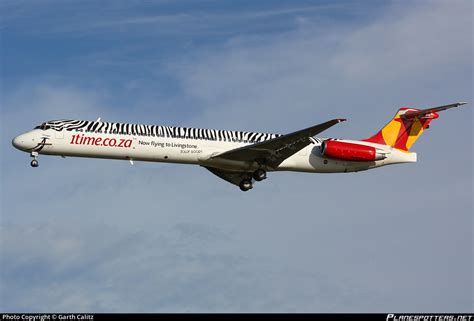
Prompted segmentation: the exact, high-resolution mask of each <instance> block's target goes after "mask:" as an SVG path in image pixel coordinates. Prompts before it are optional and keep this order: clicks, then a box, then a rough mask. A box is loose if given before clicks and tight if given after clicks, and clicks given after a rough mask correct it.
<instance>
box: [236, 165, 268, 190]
mask: <svg viewBox="0 0 474 321" xmlns="http://www.w3.org/2000/svg"><path fill="white" fill-rule="evenodd" d="M252 178H253V179H254V180H255V181H257V182H261V181H263V180H264V179H266V178H267V172H266V171H265V170H264V169H261V168H259V169H257V170H256V171H255V172H253V174H252V177H249V178H244V179H243V180H242V181H241V182H240V184H239V187H240V190H241V191H243V192H247V191H249V190H251V189H252V188H253V183H252Z"/></svg>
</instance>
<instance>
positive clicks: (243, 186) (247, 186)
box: [239, 179, 253, 192]
mask: <svg viewBox="0 0 474 321" xmlns="http://www.w3.org/2000/svg"><path fill="white" fill-rule="evenodd" d="M239 187H240V190H241V191H243V192H247V191H248V190H251V189H252V188H253V184H252V181H251V180H249V179H244V180H242V182H240V184H239Z"/></svg>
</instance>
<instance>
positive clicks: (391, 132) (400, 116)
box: [364, 102, 467, 151]
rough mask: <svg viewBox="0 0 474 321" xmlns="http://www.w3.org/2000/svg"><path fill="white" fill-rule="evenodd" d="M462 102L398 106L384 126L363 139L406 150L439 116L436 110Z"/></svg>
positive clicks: (459, 104) (456, 105)
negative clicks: (410, 106)
mask: <svg viewBox="0 0 474 321" xmlns="http://www.w3.org/2000/svg"><path fill="white" fill-rule="evenodd" d="M464 104H467V103H463V102H460V103H455V104H451V105H445V106H440V107H435V108H428V109H423V110H420V109H414V108H400V109H399V110H398V112H397V113H396V114H395V117H393V119H392V120H391V121H390V122H389V123H388V124H387V125H386V126H385V127H384V128H382V129H381V130H380V131H379V132H378V133H377V134H375V135H374V136H372V137H370V138H368V139H364V141H366V142H371V143H377V144H383V145H388V146H392V147H395V148H397V149H401V150H404V151H408V150H409V149H410V148H411V147H412V146H413V144H414V143H415V141H416V140H417V139H418V137H420V135H421V134H422V133H423V130H425V129H427V128H428V126H429V124H430V122H431V121H432V120H433V119H436V118H438V117H439V115H438V113H437V112H439V111H442V110H446V109H449V108H453V107H458V106H461V105H464Z"/></svg>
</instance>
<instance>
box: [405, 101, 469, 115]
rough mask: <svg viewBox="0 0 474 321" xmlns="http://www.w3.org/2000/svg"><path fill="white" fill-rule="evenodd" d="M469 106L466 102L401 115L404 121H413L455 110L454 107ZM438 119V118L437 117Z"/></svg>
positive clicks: (409, 111)
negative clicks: (443, 111)
mask: <svg viewBox="0 0 474 321" xmlns="http://www.w3.org/2000/svg"><path fill="white" fill-rule="evenodd" d="M465 104H467V103H466V102H459V103H455V104H450V105H444V106H439V107H434V108H428V109H422V110H416V111H415V110H408V111H406V112H405V113H404V114H400V118H404V119H413V118H415V117H423V116H426V115H429V114H431V113H436V112H438V111H442V110H446V109H450V108H454V107H459V106H462V105H465ZM436 117H437V116H436Z"/></svg>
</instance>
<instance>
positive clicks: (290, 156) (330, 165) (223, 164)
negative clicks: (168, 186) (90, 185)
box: [12, 102, 466, 191]
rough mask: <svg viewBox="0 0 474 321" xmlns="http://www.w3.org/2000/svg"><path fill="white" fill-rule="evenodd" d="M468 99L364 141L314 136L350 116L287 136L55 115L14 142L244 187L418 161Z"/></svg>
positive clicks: (401, 115)
mask: <svg viewBox="0 0 474 321" xmlns="http://www.w3.org/2000/svg"><path fill="white" fill-rule="evenodd" d="M464 104H466V103H464V102H459V103H454V104H450V105H445V106H440V107H435V108H428V109H424V110H419V109H414V108H401V109H399V110H398V112H397V113H396V115H395V117H394V118H393V119H392V120H391V121H390V122H389V123H388V124H387V125H386V126H385V127H384V128H382V129H381V130H380V131H379V132H378V133H377V134H375V135H374V136H372V137H370V138H368V139H364V140H345V139H332V138H316V137H313V136H315V135H317V134H319V133H321V132H322V131H324V130H326V129H328V128H329V127H331V126H333V125H335V124H337V123H340V122H342V121H345V119H333V120H330V121H327V122H325V123H322V124H319V125H315V126H312V127H309V128H306V129H302V130H299V131H296V132H293V133H290V134H286V135H278V134H265V133H257V132H242V131H230V130H215V129H200V128H186V127H168V126H155V125H140V124H124V123H111V122H103V121H101V120H100V118H99V119H98V120H96V121H85V120H52V121H48V122H45V123H43V124H41V125H39V126H37V127H35V128H34V129H33V130H31V131H29V132H26V133H24V134H21V135H19V136H17V137H15V138H14V139H13V142H12V143H13V146H15V147H16V148H17V149H19V150H21V151H24V152H28V153H30V155H31V157H33V160H32V161H31V166H33V167H38V156H39V155H40V154H43V155H57V156H63V157H66V156H77V157H92V158H107V159H123V160H129V161H130V163H131V164H132V165H133V161H134V160H136V161H151V162H165V163H182V164H193V165H200V166H203V167H205V168H207V169H208V170H209V171H210V172H212V173H213V174H215V175H217V176H219V177H220V178H222V179H224V180H226V181H228V182H230V183H232V184H234V185H237V186H239V187H240V189H241V190H242V191H248V190H250V189H252V187H253V182H254V181H257V182H260V181H262V180H264V179H266V178H267V172H273V171H295V172H310V173H341V172H344V173H345V172H357V171H363V170H368V169H371V168H375V167H380V166H384V165H389V164H399V163H412V162H416V153H412V152H410V151H409V150H410V148H411V147H412V145H413V143H414V142H415V141H416V140H417V138H418V137H419V136H420V135H421V133H422V132H423V131H424V130H425V129H427V128H428V127H429V124H430V122H431V121H432V120H433V119H436V118H438V114H437V112H439V111H442V110H445V109H449V108H453V107H458V106H461V105H464Z"/></svg>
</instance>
